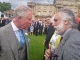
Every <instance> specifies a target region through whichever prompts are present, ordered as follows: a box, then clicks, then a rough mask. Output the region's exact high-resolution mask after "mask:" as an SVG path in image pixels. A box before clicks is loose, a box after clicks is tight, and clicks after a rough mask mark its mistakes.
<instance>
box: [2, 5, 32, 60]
mask: <svg viewBox="0 0 80 60" xmlns="http://www.w3.org/2000/svg"><path fill="white" fill-rule="evenodd" d="M31 19H32V10H31V9H30V8H29V7H27V6H25V5H18V6H17V7H16V8H15V11H14V19H13V20H12V22H11V23H9V24H8V25H6V26H4V27H2V28H0V60H28V49H27V44H28V43H27V36H25V35H24V31H23V30H26V29H27V28H28V26H30V24H31V23H32V20H31Z"/></svg>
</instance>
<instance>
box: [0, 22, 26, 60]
mask: <svg viewBox="0 0 80 60" xmlns="http://www.w3.org/2000/svg"><path fill="white" fill-rule="evenodd" d="M26 39H27V37H25V40H26ZM26 45H27V40H26ZM26 51H27V50H26ZM0 60H19V59H18V48H17V38H16V36H15V33H14V31H13V28H12V26H11V23H9V24H8V25H6V26H4V27H1V28H0Z"/></svg>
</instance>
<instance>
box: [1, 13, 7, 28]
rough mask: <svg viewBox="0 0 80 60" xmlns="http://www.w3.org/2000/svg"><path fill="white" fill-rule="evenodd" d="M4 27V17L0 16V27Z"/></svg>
mask: <svg viewBox="0 0 80 60" xmlns="http://www.w3.org/2000/svg"><path fill="white" fill-rule="evenodd" d="M5 25H6V19H5V18H4V15H3V14H1V19H0V27H3V26H5Z"/></svg>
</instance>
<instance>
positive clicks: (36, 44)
mask: <svg viewBox="0 0 80 60" xmlns="http://www.w3.org/2000/svg"><path fill="white" fill-rule="evenodd" d="M28 37H29V38H30V42H29V60H43V51H44V45H43V42H44V39H45V35H42V36H40V35H39V36H35V35H33V36H30V35H29V36H28Z"/></svg>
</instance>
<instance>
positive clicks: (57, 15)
mask: <svg viewBox="0 0 80 60" xmlns="http://www.w3.org/2000/svg"><path fill="white" fill-rule="evenodd" d="M61 16H62V12H57V13H56V14H55V15H54V19H61Z"/></svg>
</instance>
